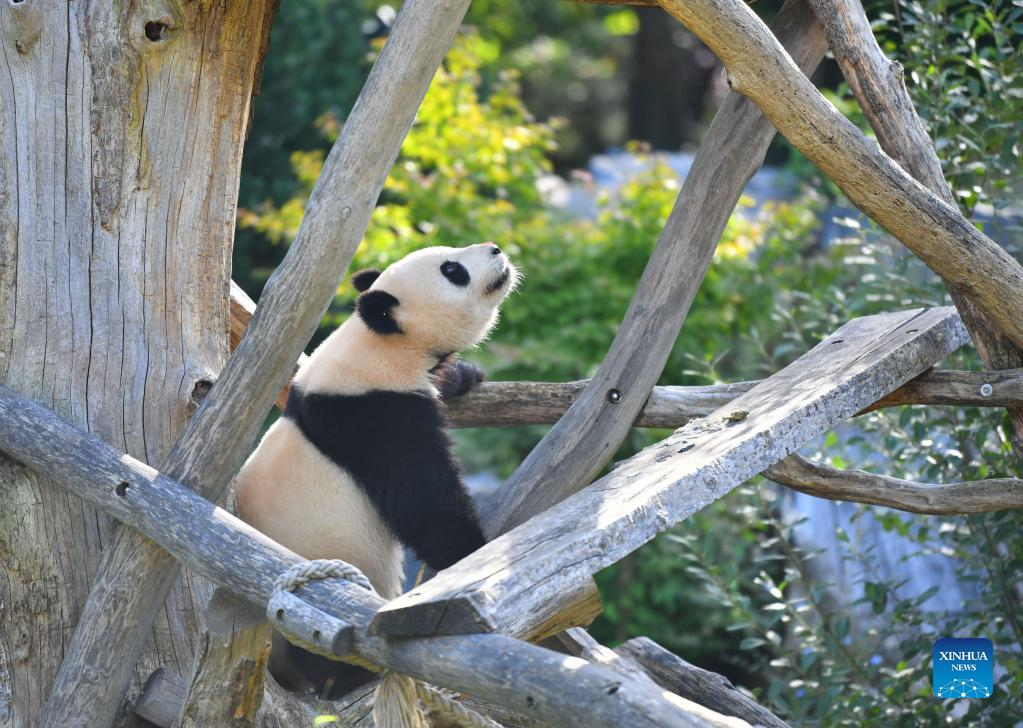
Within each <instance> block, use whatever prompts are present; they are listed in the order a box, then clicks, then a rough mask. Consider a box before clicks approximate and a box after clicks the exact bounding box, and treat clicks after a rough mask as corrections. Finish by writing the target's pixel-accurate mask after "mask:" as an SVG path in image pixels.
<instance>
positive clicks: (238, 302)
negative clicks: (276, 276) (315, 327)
mask: <svg viewBox="0 0 1023 728" xmlns="http://www.w3.org/2000/svg"><path fill="white" fill-rule="evenodd" d="M255 312H256V302H255V301H253V300H252V299H251V298H249V294H247V293H246V292H245V291H243V290H242V287H241V286H239V285H238V284H237V283H235V282H234V281H231V337H230V338H231V351H232V352H233V351H234V350H235V349H237V348H238V344H239V343H241V340H242V335H243V334H244V333H245V330H246V329H248V328H249V324H250V323H251V322H252V315H253V314H254V313H255ZM308 358H309V357H308V356H306V354H305V352H302V353H301V354H299V356H298V363H297V364H295V366H294V367H293V368H292V370H291V375H290V376H289V377H288V381H287V382H285V383H284V386H283V387H281V391H280V392H278V393H277V399H276V400H274V405H275V406H276V407H277V409H279V410H280V411H281V412H283V411H284V407H285V406H286V405H287V404H288V392H290V391H291V380H292V378H293V377H294V376H295V374H296V373H297V372H298V368H299V367H301V366H302V365H303V364H305V360H306V359H308Z"/></svg>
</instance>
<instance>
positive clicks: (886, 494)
mask: <svg viewBox="0 0 1023 728" xmlns="http://www.w3.org/2000/svg"><path fill="white" fill-rule="evenodd" d="M763 474H764V475H765V476H766V477H768V478H770V479H771V480H773V481H775V482H776V483H781V484H782V485H785V486H788V487H789V488H792V489H793V490H798V491H800V492H801V493H806V494H807V495H813V496H817V497H818V498H828V499H830V500H839V501H852V502H854V503H869V504H871V505H875V506H887V507H888V508H897V509H898V510H900V511H909V512H910V513H930V514H964V513H991V512H994V511H1018V510H1021V509H1023V480H1020V479H1019V478H992V479H990V480H973V481H967V482H963V483H949V484H947V485H937V484H927V483H914V482H913V481H910V480H903V479H902V478H892V477H890V476H888V475H876V474H874V473H867V472H864V471H863V470H838V469H836V468H832V467H830V466H828V465H824V464H822V463H815V462H812V461H810V460H807V459H806V458H802V457H800V456H799V455H789V456H788V457H787V458H785V459H784V460H782V461H780V462H778V463H775V464H774V465H772V466H771V467H769V468H767V469H766V470H765V471H764V473H763Z"/></svg>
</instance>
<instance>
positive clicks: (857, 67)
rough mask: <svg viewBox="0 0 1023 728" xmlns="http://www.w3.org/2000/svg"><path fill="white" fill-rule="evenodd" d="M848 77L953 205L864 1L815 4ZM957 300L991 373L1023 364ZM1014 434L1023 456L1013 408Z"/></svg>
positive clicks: (894, 145) (890, 136)
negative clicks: (864, 6) (878, 42)
mask: <svg viewBox="0 0 1023 728" xmlns="http://www.w3.org/2000/svg"><path fill="white" fill-rule="evenodd" d="M811 5H812V6H813V9H814V12H815V13H816V15H817V17H818V18H819V19H820V22H821V25H822V26H823V27H824V32H825V34H826V35H827V38H828V43H829V45H830V46H831V50H832V53H833V54H834V56H835V61H837V63H838V65H839V68H841V69H842V75H844V76H845V78H846V80H847V81H848V82H849V88H850V89H851V90H852V92H853V95H854V96H855V97H856V100H857V101H858V102H859V105H860V108H862V109H863V113H864V114H865V115H866V117H867V120H868V121H869V122H870V126H871V128H872V129H873V130H874V133H875V134H876V135H877V140H878V142H880V144H881V148H882V149H883V150H884V151H885V152H887V153H888V155H889V156H891V157H892V158H893V159H895V161H897V162H898V163H899V165H900V166H901V167H902V168H903V169H904V170H906V171H907V172H908V173H909V174H910V175H912V176H913V177H914V178H916V179H917V181H919V182H920V183H921V184H923V185H924V186H925V187H927V188H928V189H929V190H930V191H931V192H933V193H934V194H935V195H937V196H938V197H940V198H941V199H942V200H944V201H945V202H946V203H948V204H949V205H950V206H952V207H956V201H955V198H954V197H953V196H952V189H951V188H950V187H949V186H948V183H947V182H946V181H945V176H944V175H943V174H942V171H941V163H940V162H939V161H938V155H937V154H935V152H934V146H933V145H932V144H931V139H930V137H929V136H928V135H927V129H926V128H925V127H924V125H923V122H922V121H921V120H920V117H919V116H917V114H916V109H914V108H913V102H912V100H911V99H910V98H909V93H908V92H907V91H906V85H905V80H904V74H903V70H902V66H901V65H900V64H899V63H898V62H895V61H891V60H889V59H888V57H887V56H885V54H884V52H883V51H882V50H881V48H880V46H878V44H877V40H876V39H875V38H874V33H873V31H872V30H871V29H870V21H869V20H868V19H867V15H866V13H865V12H864V10H863V5H862V4H861V3H860V2H859V0H811ZM949 293H950V294H951V295H952V301H953V302H954V303H955V305H956V308H957V309H959V315H960V317H961V318H962V319H963V323H964V324H966V328H967V330H968V331H969V332H970V336H971V337H972V338H973V341H974V342H975V344H976V345H977V351H978V352H979V353H980V356H981V358H982V359H983V360H984V363H985V364H986V365H987V366H988V367H989V368H991V369H1013V368H1018V367H1020V366H1023V350H1020V348H1019V347H1018V346H1015V345H1013V343H1012V342H1011V341H1009V340H1008V339H1006V338H1005V337H1004V336H1002V335H1001V333H1000V332H999V331H998V329H997V328H996V327H995V326H994V325H993V324H992V323H991V321H990V320H988V318H987V317H986V316H984V315H983V314H982V313H981V312H980V311H979V310H977V308H976V306H974V305H973V303H972V302H971V301H970V299H969V298H968V297H967V296H966V295H965V294H964V292H963V291H962V290H960V288H959V287H957V286H955V285H951V286H949ZM1003 295H1004V296H1006V297H1016V298H1020V297H1023V290H1021V289H1020V288H1016V289H1015V290H1012V289H1006V290H1005V291H1004V292H1003ZM1009 416H1010V417H1011V419H1012V422H1013V432H1012V433H1010V438H1011V440H1012V443H1013V446H1014V447H1015V449H1016V453H1017V454H1018V455H1019V456H1020V457H1023V407H1019V406H1016V407H1012V408H1010V409H1009Z"/></svg>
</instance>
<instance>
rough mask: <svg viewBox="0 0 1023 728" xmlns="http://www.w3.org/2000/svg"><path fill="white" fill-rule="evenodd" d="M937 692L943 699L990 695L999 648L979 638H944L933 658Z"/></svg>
mask: <svg viewBox="0 0 1023 728" xmlns="http://www.w3.org/2000/svg"><path fill="white" fill-rule="evenodd" d="M931 667H932V668H933V669H934V694H935V695H937V696H938V697H939V698H990V697H991V693H992V692H993V691H994V685H995V681H994V674H995V649H994V646H993V645H992V644H991V640H986V639H982V638H979V637H968V638H963V639H960V638H958V637H944V638H942V639H940V640H938V641H937V642H935V643H934V653H933V656H932V659H931Z"/></svg>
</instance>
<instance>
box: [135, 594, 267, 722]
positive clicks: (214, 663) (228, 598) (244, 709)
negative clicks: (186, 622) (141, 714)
mask: <svg viewBox="0 0 1023 728" xmlns="http://www.w3.org/2000/svg"><path fill="white" fill-rule="evenodd" d="M269 657H270V624H269V623H268V622H267V621H266V617H265V615H264V614H263V610H261V609H259V608H258V607H256V606H254V605H252V604H249V603H247V602H243V601H241V600H240V599H238V598H237V597H235V596H233V595H231V594H230V593H229V592H228V591H226V590H225V589H223V588H218V589H216V590H215V591H214V592H213V597H212V598H211V599H210V603H209V605H208V606H207V607H206V611H205V612H203V628H202V631H201V632H200V634H199V644H198V649H197V650H196V657H195V666H194V667H193V668H192V676H191V678H190V679H189V682H188V685H187V686H186V688H185V694H184V696H182V701H181V704H180V708H181V712H180V713H179V715H178V719H177V723H176V725H177V726H178V728H208V727H209V726H225V727H226V726H232V727H237V728H244V727H245V726H251V725H254V724H255V718H256V711H257V710H258V709H259V706H260V703H262V701H263V678H264V676H265V675H266V666H267V660H268V659H269ZM137 712H138V709H137V708H136V713H137Z"/></svg>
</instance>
